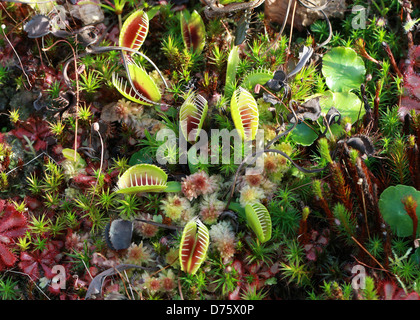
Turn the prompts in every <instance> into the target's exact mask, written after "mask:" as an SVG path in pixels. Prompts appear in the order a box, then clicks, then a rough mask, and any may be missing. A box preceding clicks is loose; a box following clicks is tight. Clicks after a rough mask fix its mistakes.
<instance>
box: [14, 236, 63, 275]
mask: <svg viewBox="0 0 420 320" xmlns="http://www.w3.org/2000/svg"><path fill="white" fill-rule="evenodd" d="M61 246H62V243H61V242H60V241H51V242H49V243H48V244H47V246H46V247H45V249H44V250H43V251H41V252H40V251H35V252H33V253H31V254H29V253H27V252H21V253H20V262H19V264H18V266H19V268H21V269H22V271H23V272H25V273H27V274H28V275H29V276H30V277H31V278H32V279H38V278H39V277H40V269H42V270H43V271H44V276H45V277H47V278H48V279H51V278H53V277H54V275H55V274H54V273H53V272H52V270H51V268H52V267H53V266H54V265H55V264H56V263H57V256H58V254H59V250H58V249H59V248H60V247H61Z"/></svg>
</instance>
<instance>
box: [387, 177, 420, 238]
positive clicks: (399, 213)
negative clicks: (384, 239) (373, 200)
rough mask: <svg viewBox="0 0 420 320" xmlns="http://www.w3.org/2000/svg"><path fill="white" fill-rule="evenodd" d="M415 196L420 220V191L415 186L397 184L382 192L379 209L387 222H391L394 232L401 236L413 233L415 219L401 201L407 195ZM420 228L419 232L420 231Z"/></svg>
mask: <svg viewBox="0 0 420 320" xmlns="http://www.w3.org/2000/svg"><path fill="white" fill-rule="evenodd" d="M409 195H411V196H413V198H414V200H415V201H417V204H419V205H418V206H417V210H416V214H417V217H418V218H419V220H420V191H417V190H416V189H415V188H413V187H410V186H405V185H401V184H399V185H397V186H395V187H394V186H393V187H389V188H387V189H385V191H384V192H382V194H381V197H380V199H379V210H380V211H381V214H382V216H383V217H384V220H385V222H386V223H388V224H389V226H390V227H391V229H392V231H393V232H396V234H397V236H399V237H408V236H411V235H412V234H413V221H412V220H411V218H410V217H409V215H408V214H407V212H406V211H405V209H404V204H403V203H402V202H401V200H403V199H404V198H405V197H407V196H409ZM419 229H420V224H419V228H418V229H417V232H419Z"/></svg>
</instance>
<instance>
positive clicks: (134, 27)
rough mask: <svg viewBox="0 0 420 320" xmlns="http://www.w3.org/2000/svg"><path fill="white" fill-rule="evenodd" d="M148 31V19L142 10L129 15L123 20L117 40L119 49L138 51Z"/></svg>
mask: <svg viewBox="0 0 420 320" xmlns="http://www.w3.org/2000/svg"><path fill="white" fill-rule="evenodd" d="M148 31H149V18H148V16H147V14H146V13H145V12H144V11H143V10H139V11H136V12H134V13H133V14H131V15H130V16H129V17H128V18H127V20H125V22H124V24H123V26H122V29H121V33H120V38H119V45H120V47H127V48H131V49H134V50H139V48H140V47H141V45H142V44H143V42H144V40H145V39H146V36H147V33H148Z"/></svg>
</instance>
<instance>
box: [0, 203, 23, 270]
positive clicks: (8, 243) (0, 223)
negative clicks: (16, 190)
mask: <svg viewBox="0 0 420 320" xmlns="http://www.w3.org/2000/svg"><path fill="white" fill-rule="evenodd" d="M3 210H4V213H3V216H2V217H1V219H0V271H2V270H4V269H5V268H6V267H11V266H13V265H14V264H15V262H16V260H17V257H16V255H15V254H14V253H12V252H11V251H10V248H11V247H12V246H13V245H14V239H16V238H18V237H21V236H23V235H24V234H25V232H26V228H27V224H26V218H25V216H24V215H23V214H22V213H20V212H17V211H16V210H15V208H14V206H13V205H12V204H10V203H6V201H5V200H0V212H1V211H3Z"/></svg>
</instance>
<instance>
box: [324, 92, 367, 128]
mask: <svg viewBox="0 0 420 320" xmlns="http://www.w3.org/2000/svg"><path fill="white" fill-rule="evenodd" d="M319 103H320V105H321V111H322V112H324V113H325V114H326V113H327V112H328V110H329V109H330V108H331V107H335V108H336V109H337V110H338V111H340V113H341V117H342V118H344V117H350V119H351V121H352V123H354V122H356V121H357V120H358V119H362V117H363V115H364V114H365V108H364V107H363V105H362V101H361V100H360V99H359V97H358V96H357V95H355V94H354V93H353V92H332V91H330V90H328V91H326V92H325V93H324V96H323V97H321V99H320V100H319Z"/></svg>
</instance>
